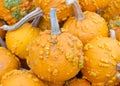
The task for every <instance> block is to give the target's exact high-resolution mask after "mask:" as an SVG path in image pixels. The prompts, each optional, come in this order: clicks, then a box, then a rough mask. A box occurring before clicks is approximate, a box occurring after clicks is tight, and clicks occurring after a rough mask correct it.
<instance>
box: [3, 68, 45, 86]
mask: <svg viewBox="0 0 120 86" xmlns="http://www.w3.org/2000/svg"><path fill="white" fill-rule="evenodd" d="M1 85H2V86H45V85H44V83H43V82H42V81H41V80H39V79H38V78H37V77H36V76H35V75H34V74H33V73H31V72H30V71H28V70H12V71H10V72H8V73H6V74H5V75H4V76H3V77H2V80H1Z"/></svg>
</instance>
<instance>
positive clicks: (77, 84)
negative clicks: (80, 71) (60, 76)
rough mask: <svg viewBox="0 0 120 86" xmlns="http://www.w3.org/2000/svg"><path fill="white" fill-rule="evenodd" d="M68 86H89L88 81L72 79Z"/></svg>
mask: <svg viewBox="0 0 120 86" xmlns="http://www.w3.org/2000/svg"><path fill="white" fill-rule="evenodd" d="M68 86H91V85H90V83H89V82H88V81H86V80H85V79H78V78H74V79H73V80H71V81H70V82H69V85H68Z"/></svg>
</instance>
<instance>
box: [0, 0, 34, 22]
mask: <svg viewBox="0 0 120 86" xmlns="http://www.w3.org/2000/svg"><path fill="white" fill-rule="evenodd" d="M32 4H33V3H32V0H14V1H13V0H0V19H3V20H5V21H6V22H7V23H8V24H14V23H16V22H17V21H18V20H20V19H21V18H22V17H23V16H25V15H26V14H27V13H29V12H30V11H31V10H32V9H33V5H32Z"/></svg>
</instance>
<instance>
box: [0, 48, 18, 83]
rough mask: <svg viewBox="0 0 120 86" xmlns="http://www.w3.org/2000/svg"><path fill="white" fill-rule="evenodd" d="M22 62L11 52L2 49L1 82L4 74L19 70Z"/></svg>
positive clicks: (0, 58) (0, 59)
mask: <svg viewBox="0 0 120 86" xmlns="http://www.w3.org/2000/svg"><path fill="white" fill-rule="evenodd" d="M19 67H20V62H19V60H18V59H17V57H15V56H14V55H13V54H12V53H11V52H10V51H8V50H7V49H6V48H4V47H0V81H1V77H2V76H3V74H5V73H7V72H9V71H11V70H14V69H18V68H19Z"/></svg>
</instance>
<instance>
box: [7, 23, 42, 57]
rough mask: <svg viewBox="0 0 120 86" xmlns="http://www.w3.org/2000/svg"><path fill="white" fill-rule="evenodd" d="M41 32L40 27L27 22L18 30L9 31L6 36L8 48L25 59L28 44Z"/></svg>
mask: <svg viewBox="0 0 120 86" xmlns="http://www.w3.org/2000/svg"><path fill="white" fill-rule="evenodd" d="M39 32H40V29H38V28H35V27H33V26H32V25H31V24H30V23H25V24H24V25H23V26H21V27H20V28H18V29H17V30H14V31H8V32H7V33H6V37H5V38H6V45H7V48H8V49H9V50H10V51H11V52H12V53H14V54H16V55H17V56H19V57H20V58H21V59H25V56H26V47H27V45H28V44H29V42H30V41H31V40H33V39H34V38H36V37H37V36H38V35H39Z"/></svg>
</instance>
